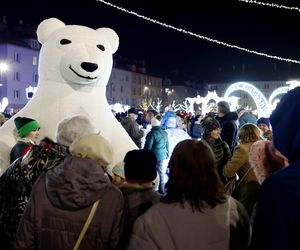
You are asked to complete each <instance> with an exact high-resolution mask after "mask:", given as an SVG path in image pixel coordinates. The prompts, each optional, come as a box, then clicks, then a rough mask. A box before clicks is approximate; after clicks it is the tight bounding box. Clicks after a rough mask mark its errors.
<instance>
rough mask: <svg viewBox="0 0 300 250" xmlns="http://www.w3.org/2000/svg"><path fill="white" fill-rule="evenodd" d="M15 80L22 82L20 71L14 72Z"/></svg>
mask: <svg viewBox="0 0 300 250" xmlns="http://www.w3.org/2000/svg"><path fill="white" fill-rule="evenodd" d="M14 80H16V81H20V80H21V74H20V72H18V71H15V72H14Z"/></svg>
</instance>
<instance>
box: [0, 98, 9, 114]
mask: <svg viewBox="0 0 300 250" xmlns="http://www.w3.org/2000/svg"><path fill="white" fill-rule="evenodd" d="M8 103H9V102H8V98H7V97H3V99H2V101H1V103H0V110H1V112H4V111H5V109H6V107H7V106H8Z"/></svg>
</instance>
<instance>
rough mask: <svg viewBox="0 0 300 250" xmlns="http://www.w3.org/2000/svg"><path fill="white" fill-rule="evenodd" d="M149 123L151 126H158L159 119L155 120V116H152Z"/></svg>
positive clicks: (159, 123)
mask: <svg viewBox="0 0 300 250" xmlns="http://www.w3.org/2000/svg"><path fill="white" fill-rule="evenodd" d="M151 125H152V127H155V126H160V125H161V122H160V121H159V120H157V119H156V117H152V119H151Z"/></svg>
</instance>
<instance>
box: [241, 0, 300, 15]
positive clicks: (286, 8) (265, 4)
mask: <svg viewBox="0 0 300 250" xmlns="http://www.w3.org/2000/svg"><path fill="white" fill-rule="evenodd" d="M238 1H239V2H244V3H251V4H257V5H262V6H265V7H273V8H278V9H285V10H296V11H299V12H300V8H298V7H289V6H285V5H281V4H276V3H267V2H260V1H254V0H238Z"/></svg>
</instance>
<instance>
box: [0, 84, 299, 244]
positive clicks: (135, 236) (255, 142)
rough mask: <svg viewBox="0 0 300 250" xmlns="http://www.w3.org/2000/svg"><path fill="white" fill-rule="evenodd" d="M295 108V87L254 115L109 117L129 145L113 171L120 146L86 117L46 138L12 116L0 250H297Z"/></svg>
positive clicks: (2, 180) (1, 193)
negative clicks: (12, 139) (116, 121)
mask: <svg viewBox="0 0 300 250" xmlns="http://www.w3.org/2000/svg"><path fill="white" fill-rule="evenodd" d="M299 105H300V87H298V88H295V89H293V90H291V91H289V92H288V93H287V94H286V95H285V96H283V98H282V99H281V101H280V102H279V104H278V105H277V107H276V109H275V110H274V111H273V113H272V114H271V116H270V117H260V118H259V119H257V117H256V116H254V115H253V114H251V112H249V111H247V110H245V109H244V108H240V109H238V110H237V111H234V112H232V111H230V107H229V104H228V103H227V102H226V101H221V102H219V103H217V112H216V113H214V112H210V113H208V114H204V115H202V114H201V113H199V112H196V113H195V114H187V115H185V116H182V115H181V114H176V113H175V112H174V111H173V110H172V109H168V110H166V112H165V113H164V114H158V113H156V112H154V111H148V112H145V113H144V114H143V115H142V116H141V115H140V114H139V112H138V110H136V109H135V108H131V109H129V110H128V112H127V115H126V116H122V117H118V116H117V117H116V118H118V119H119V121H120V123H121V124H122V126H123V127H124V129H125V130H126V131H127V133H128V135H129V136H130V138H131V139H132V140H133V141H134V142H135V144H136V146H137V149H135V150H131V151H129V152H127V154H126V155H125V156H124V160H123V164H118V165H117V166H115V167H114V168H113V174H112V175H109V174H108V173H107V171H106V168H107V166H108V165H109V164H110V163H111V162H112V156H113V151H114V148H115V147H117V146H118V145H111V144H110V142H109V141H107V140H106V139H105V138H104V137H103V136H102V135H101V134H97V133H96V132H97V131H95V128H94V126H93V124H92V123H91V121H90V120H89V119H88V118H87V117H85V116H83V115H74V116H71V117H69V118H66V119H64V120H62V121H61V122H60V123H59V124H57V130H56V139H55V142H54V141H52V140H51V139H49V138H39V130H40V129H43V128H42V127H41V126H40V125H39V123H38V121H36V120H34V119H32V118H30V117H18V116H16V118H14V122H15V125H16V129H17V132H18V136H19V139H18V140H17V143H16V145H15V146H14V147H13V148H12V149H11V164H10V166H8V168H7V169H6V171H5V172H4V173H3V174H2V175H1V176H0V243H1V249H7V250H10V249H43V250H44V249H45V250H47V249H132V250H140V249H191V250H192V249H205V250H206V249H207V250H208V249H210V250H220V249H224V250H225V249H231V250H238V249H245V250H246V249H251V250H260V249H264V250H265V249H270V250H271V249H272V250H276V249H278V250H281V249H287V250H290V249H291V250H292V249H293V250H294V249H295V250H296V249H300V241H299V235H300V216H299V212H298V211H299V209H300V189H299V183H300V163H299V162H300V119H299V118H298V116H297V109H298V107H299ZM292 118H293V122H292V123H290V121H291V119H292ZM229 183H233V186H231V187H232V188H231V189H230V190H229V189H227V187H228V184H229Z"/></svg>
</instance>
